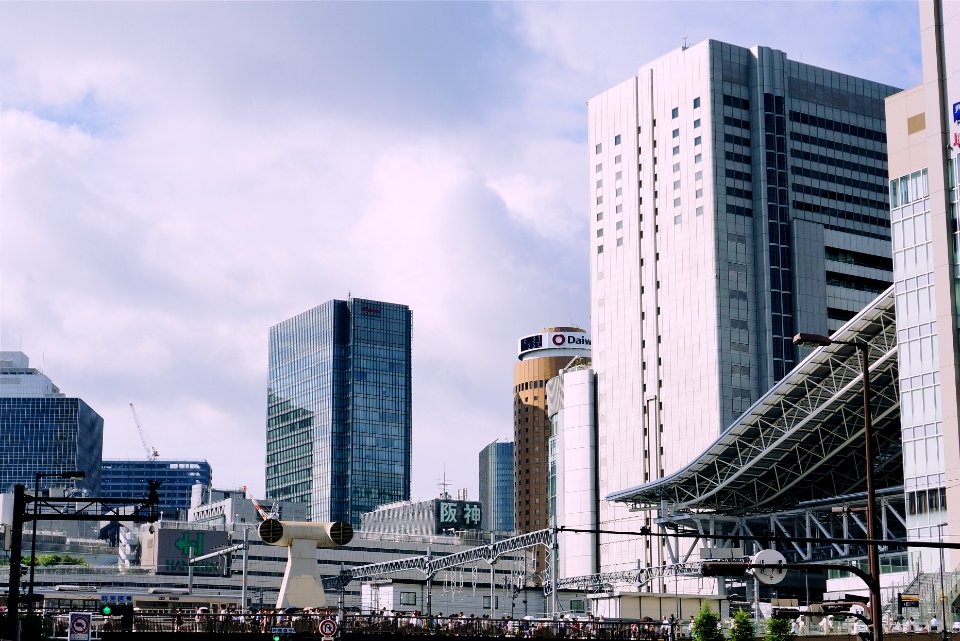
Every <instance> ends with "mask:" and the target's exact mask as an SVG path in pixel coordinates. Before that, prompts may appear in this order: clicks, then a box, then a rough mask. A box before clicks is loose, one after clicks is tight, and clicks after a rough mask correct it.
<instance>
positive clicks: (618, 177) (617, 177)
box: [613, 171, 623, 180]
mask: <svg viewBox="0 0 960 641" xmlns="http://www.w3.org/2000/svg"><path fill="white" fill-rule="evenodd" d="M621 178H623V172H622V171H618V172H617V173H616V175H615V176H614V177H613V179H614V180H620V179H621Z"/></svg>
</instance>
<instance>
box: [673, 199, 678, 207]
mask: <svg viewBox="0 0 960 641" xmlns="http://www.w3.org/2000/svg"><path fill="white" fill-rule="evenodd" d="M673 206H674V207H679V206H680V199H679V198H674V199H673Z"/></svg>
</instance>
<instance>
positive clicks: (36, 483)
mask: <svg viewBox="0 0 960 641" xmlns="http://www.w3.org/2000/svg"><path fill="white" fill-rule="evenodd" d="M86 476H87V473H86V472H83V471H80V470H73V471H70V472H37V473H36V474H34V475H33V537H31V539H30V587H29V589H28V590H27V593H28V594H29V597H28V598H27V611H28V612H33V603H34V602H33V575H34V571H35V570H36V567H37V520H38V519H39V518H40V479H45V478H56V479H82V478H86Z"/></svg>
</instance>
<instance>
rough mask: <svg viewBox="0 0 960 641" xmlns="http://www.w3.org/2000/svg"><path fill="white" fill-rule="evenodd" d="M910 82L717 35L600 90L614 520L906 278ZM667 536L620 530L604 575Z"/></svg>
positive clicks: (607, 419)
mask: <svg viewBox="0 0 960 641" xmlns="http://www.w3.org/2000/svg"><path fill="white" fill-rule="evenodd" d="M894 91H895V89H894V88H893V87H889V86H886V85H882V84H879V83H874V82H870V81H866V80H862V79H859V78H854V77H851V76H847V75H844V74H840V73H836V72H832V71H828V70H825V69H820V68H817V67H812V66H810V65H804V64H802V63H798V62H795V61H791V60H789V59H788V58H787V57H786V55H785V54H784V53H783V52H780V51H776V50H773V49H768V48H765V47H754V48H752V49H745V48H742V47H736V46H733V45H728V44H725V43H721V42H717V41H705V42H701V43H699V44H696V45H693V46H691V47H688V48H685V49H681V50H676V51H673V52H671V53H669V54H667V55H665V56H663V57H662V58H659V59H657V60H655V61H653V62H651V63H649V64H648V65H645V66H643V67H642V68H640V70H639V72H638V73H637V75H636V76H635V77H633V78H630V79H629V80H626V81H625V82H623V83H620V84H618V85H617V86H615V87H613V88H611V89H609V90H607V91H606V92H604V93H602V94H600V95H599V96H596V97H594V98H593V99H591V100H590V101H588V157H589V170H588V172H589V180H590V194H589V201H588V208H589V212H590V214H589V215H590V277H591V323H592V327H591V336H592V339H593V341H594V342H593V358H594V361H593V362H594V368H595V370H596V375H597V383H596V385H597V407H598V439H597V449H598V489H599V496H600V500H601V503H600V527H601V528H603V529H612V530H621V531H636V530H639V529H640V528H641V527H643V526H651V525H653V523H652V519H653V515H651V514H645V513H631V512H629V511H628V508H627V507H626V506H623V505H614V504H610V503H608V502H605V501H603V498H604V497H605V496H607V495H608V494H610V493H611V492H613V491H616V490H620V489H624V488H628V487H634V486H638V485H641V484H644V483H647V482H651V481H654V480H657V479H659V478H663V477H664V476H667V475H669V474H671V473H673V472H675V471H677V470H679V469H680V468H682V467H683V466H685V465H686V464H688V463H689V462H690V461H692V460H693V459H695V458H696V457H697V456H698V455H699V454H700V453H701V452H702V451H703V450H704V449H705V448H706V447H707V446H708V445H709V444H710V443H711V442H712V441H713V440H714V439H715V438H716V437H717V436H718V435H719V434H720V432H721V431H722V430H723V429H724V428H725V427H726V426H727V425H729V424H730V423H731V422H732V421H733V420H734V419H735V418H736V417H738V416H739V415H740V414H741V413H743V412H744V411H746V410H747V409H748V408H749V407H750V405H751V404H752V403H753V402H754V401H755V400H756V399H757V398H758V397H759V396H760V395H761V394H762V393H763V392H764V391H765V390H767V389H768V388H769V387H770V386H771V385H772V384H773V383H774V382H775V381H777V380H780V379H781V378H782V377H783V376H784V374H785V373H786V372H788V371H789V370H790V369H791V368H792V367H793V365H794V364H795V362H796V361H797V359H798V357H801V356H802V354H795V353H794V349H793V345H792V343H791V341H790V338H791V337H792V335H793V334H794V333H796V332H797V331H805V332H814V333H821V334H827V333H829V332H830V331H833V330H834V329H836V328H837V327H839V326H840V325H841V324H842V323H843V322H844V321H845V320H846V319H848V318H850V317H851V316H852V315H853V314H854V313H855V312H856V311H858V310H859V309H860V308H861V307H862V306H863V305H864V304H866V303H867V302H869V300H871V299H872V298H873V297H874V296H875V293H872V292H879V291H882V290H883V289H886V287H887V286H888V285H889V283H890V281H891V280H892V265H891V259H890V244H889V215H888V205H887V201H886V191H887V190H886V180H885V177H886V160H885V159H886V148H885V142H884V141H885V135H884V133H883V99H884V98H885V97H886V96H888V95H890V94H891V93H893V92H894ZM838 163H839V164H838ZM660 546H661V542H660V540H659V539H653V540H650V539H644V538H641V537H636V536H627V537H622V538H620V540H618V538H617V537H613V536H610V535H603V536H602V537H601V542H600V561H601V570H602V571H612V570H621V569H629V568H634V567H636V566H637V564H638V563H640V564H641V565H660V564H663V563H664V561H665V558H666V551H665V550H664V549H663V548H661V547H660ZM651 587H652V589H656V588H657V587H658V586H651ZM659 588H660V589H662V588H663V586H659Z"/></svg>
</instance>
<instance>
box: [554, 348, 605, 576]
mask: <svg viewBox="0 0 960 641" xmlns="http://www.w3.org/2000/svg"><path fill="white" fill-rule="evenodd" d="M596 392H597V386H596V375H595V374H594V372H593V369H592V368H591V367H590V366H589V365H577V364H575V365H573V366H571V367H568V368H564V369H562V370H560V372H559V373H558V374H557V376H555V377H554V378H551V379H550V380H549V381H547V411H548V412H549V414H550V422H551V431H552V432H553V435H552V436H551V437H550V483H549V488H550V489H549V492H550V516H551V517H553V518H554V519H556V523H557V525H558V526H561V527H565V528H572V529H578V530H588V531H585V532H561V533H560V534H559V558H558V565H557V570H558V572H559V574H558V576H559V577H561V578H567V577H574V576H585V575H588V574H596V573H597V572H599V571H600V570H599V567H600V566H599V554H598V550H597V541H598V539H597V535H596V534H595V533H594V532H590V531H589V530H596V529H597V527H598V526H599V520H598V507H599V497H598V496H597V393H596Z"/></svg>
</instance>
